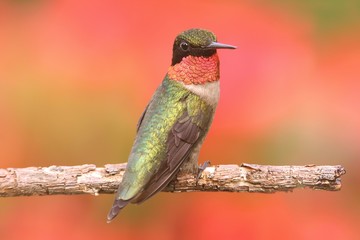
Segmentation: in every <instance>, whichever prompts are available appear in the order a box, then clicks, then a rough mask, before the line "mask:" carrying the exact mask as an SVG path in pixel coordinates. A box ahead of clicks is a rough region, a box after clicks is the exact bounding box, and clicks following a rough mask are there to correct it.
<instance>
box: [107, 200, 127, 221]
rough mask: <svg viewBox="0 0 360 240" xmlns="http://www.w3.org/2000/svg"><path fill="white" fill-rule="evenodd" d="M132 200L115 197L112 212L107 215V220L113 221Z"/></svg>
mask: <svg viewBox="0 0 360 240" xmlns="http://www.w3.org/2000/svg"><path fill="white" fill-rule="evenodd" d="M129 201H130V200H121V199H115V201H114V203H113V205H112V207H111V209H110V212H109V214H108V216H107V222H108V223H109V222H111V221H112V220H113V219H114V218H115V217H116V216H117V215H118V214H119V212H120V210H121V209H123V208H124V207H125V206H126V205H127V204H128V203H129Z"/></svg>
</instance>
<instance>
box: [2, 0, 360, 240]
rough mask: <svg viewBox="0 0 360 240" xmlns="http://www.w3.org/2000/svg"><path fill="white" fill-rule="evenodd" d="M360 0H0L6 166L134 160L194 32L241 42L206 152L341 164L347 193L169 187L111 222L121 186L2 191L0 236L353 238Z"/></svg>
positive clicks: (229, 64) (359, 128) (234, 158)
mask: <svg viewBox="0 0 360 240" xmlns="http://www.w3.org/2000/svg"><path fill="white" fill-rule="evenodd" d="M359 26H360V7H359V3H358V2H357V1H321V2H319V1H300V2H296V1H275V0H273V1H261V0H259V1H230V0H227V1H217V0H212V1H187V0H182V1H151V2H150V1H149V2H137V1H126V2H122V1H117V0H103V1H89V0H88V1H80V0H78V1H70V0H67V1H45V0H17V1H15V0H12V1H10V0H7V1H2V2H1V3H0V167H1V168H7V167H28V166H49V165H76V164H85V163H94V164H97V165H98V166H102V165H103V164H106V163H118V162H125V161H126V160H127V155H128V153H129V151H130V148H131V145H132V142H133V138H134V135H135V126H136V123H137V119H138V117H139V116H140V114H141V112H142V110H143V109H144V107H145V106H146V103H147V102H148V101H149V99H150V97H151V95H152V93H153V92H154V90H155V89H156V87H157V86H158V85H159V84H160V82H161V80H162V78H163V77H164V75H165V73H166V70H167V68H168V66H169V64H170V61H171V48H172V43H173V40H174V37H175V36H176V35H177V34H178V33H179V32H181V31H183V30H185V29H188V28H193V27H201V28H206V29H209V30H212V31H213V32H215V33H216V35H217V36H218V39H219V41H220V42H223V43H228V44H232V45H236V46H238V49H237V50H235V51H228V50H224V51H221V52H220V53H219V55H220V59H221V87H222V89H221V102H220V104H219V107H218V111H217V114H216V117H215V120H214V123H213V126H212V129H211V131H210V133H209V135H208V138H207V141H206V142H205V145H204V147H203V148H202V152H201V156H200V162H203V161H205V160H211V162H212V163H213V164H225V163H234V164H240V163H242V162H248V163H259V164H276V165H290V164H300V165H305V164H318V165H320V164H328V165H332V164H341V165H343V166H344V167H345V168H346V169H347V174H346V175H345V176H344V177H343V179H342V180H343V188H342V190H341V191H339V192H324V191H312V190H296V191H294V192H293V193H277V194H270V195H265V194H247V193H187V194H168V193H160V194H158V195H157V196H156V197H154V198H152V199H151V200H149V201H147V202H146V203H144V204H142V205H139V206H136V205H131V206H128V207H127V208H125V209H124V211H123V212H122V213H121V215H120V216H119V217H118V218H117V219H116V220H115V221H114V222H112V223H111V224H106V214H107V212H108V210H109V208H110V206H111V204H112V201H113V196H112V195H101V196H99V197H94V196H51V197H18V198H2V199H0V239H6V240H7V239H105V238H106V239H240V238H241V239H290V238H291V239H356V238H358V235H359V226H360V217H359V214H360V205H359V202H360V191H359V186H358V184H359V183H360V182H359V180H360V177H359V176H360V167H359V164H358V161H359V157H360V147H359V146H360V93H359V92H360V47H359V42H360V31H359V30H360V29H359Z"/></svg>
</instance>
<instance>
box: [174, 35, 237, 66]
mask: <svg viewBox="0 0 360 240" xmlns="http://www.w3.org/2000/svg"><path fill="white" fill-rule="evenodd" d="M219 48H227V49H235V48H236V47H234V46H231V45H227V44H222V43H218V42H217V41H216V36H215V34H214V33H212V32H210V31H207V30H203V29H196V28H194V29H189V30H186V31H184V32H182V33H180V34H179V35H178V36H177V37H176V38H175V41H174V46H173V58H172V63H171V65H172V66H173V65H175V64H177V63H180V62H181V60H182V59H183V58H184V57H187V56H189V55H191V56H196V57H210V56H212V55H214V54H215V53H216V49H219Z"/></svg>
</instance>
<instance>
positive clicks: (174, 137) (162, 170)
mask: <svg viewBox="0 0 360 240" xmlns="http://www.w3.org/2000/svg"><path fill="white" fill-rule="evenodd" d="M199 118H202V117H201V116H198V115H195V116H190V114H189V111H187V110H185V112H184V113H183V115H182V116H181V117H180V118H179V119H178V120H177V121H176V123H175V124H174V126H173V127H172V128H171V131H170V132H169V135H168V139H167V142H166V144H167V151H166V158H167V159H166V161H163V162H162V163H161V165H160V167H159V170H158V171H157V172H156V174H154V176H153V177H152V178H151V179H150V181H149V183H148V184H147V185H146V186H145V187H144V190H143V191H142V192H141V193H140V194H139V195H138V196H137V197H136V199H135V200H134V202H135V203H141V202H143V201H145V200H146V199H148V198H150V197H151V196H153V195H154V194H155V193H157V192H159V191H161V190H162V189H163V188H164V187H166V186H167V184H168V183H169V182H170V181H171V180H172V179H173V177H174V176H175V175H176V173H177V172H178V170H179V169H180V166H181V164H182V163H183V162H184V161H186V160H187V159H188V157H189V154H190V153H191V150H192V149H193V147H194V146H195V145H196V143H197V142H198V140H199V138H200V136H201V135H202V132H203V131H204V129H202V128H201V126H199V125H198V124H196V122H197V121H195V119H199Z"/></svg>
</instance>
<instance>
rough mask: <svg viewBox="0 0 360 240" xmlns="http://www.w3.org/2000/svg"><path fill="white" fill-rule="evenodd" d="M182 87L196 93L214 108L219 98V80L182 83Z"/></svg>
mask: <svg viewBox="0 0 360 240" xmlns="http://www.w3.org/2000/svg"><path fill="white" fill-rule="evenodd" d="M183 87H184V88H186V89H187V90H189V91H190V92H192V93H194V94H196V95H198V96H199V97H200V98H201V99H203V100H204V101H205V102H206V103H207V104H209V105H210V106H212V107H213V108H216V106H217V104H218V102H219V98H220V81H215V82H207V83H204V84H188V85H187V84H183Z"/></svg>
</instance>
